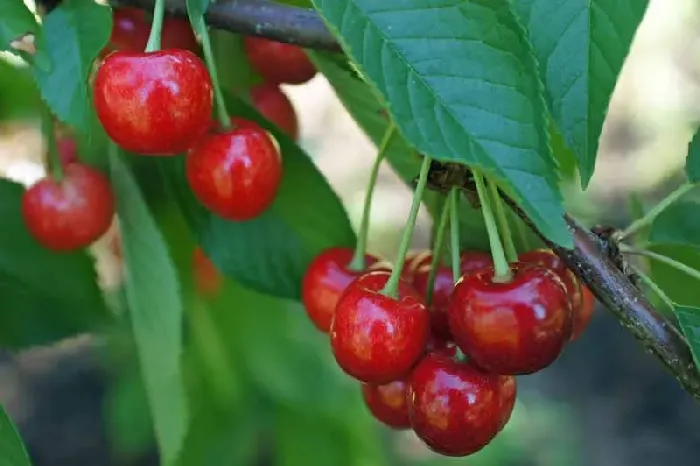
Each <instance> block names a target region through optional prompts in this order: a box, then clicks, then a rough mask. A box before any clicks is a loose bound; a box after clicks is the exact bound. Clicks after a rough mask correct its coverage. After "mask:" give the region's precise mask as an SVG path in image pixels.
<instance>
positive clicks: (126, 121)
mask: <svg viewBox="0 0 700 466" xmlns="http://www.w3.org/2000/svg"><path fill="white" fill-rule="evenodd" d="M153 24H156V23H155V22H154V23H153ZM202 45H203V47H202V48H203V49H204V56H205V58H206V57H207V56H211V53H210V52H211V50H210V49H211V46H210V44H209V38H208V36H207V37H206V38H204V37H203V38H202ZM243 47H244V51H245V53H246V56H247V58H248V60H249V62H250V65H251V67H252V68H254V69H255V71H256V72H257V74H258V75H259V76H260V77H262V79H263V80H264V81H263V83H262V84H259V85H255V86H253V87H251V88H250V89H246V90H245V92H241V93H240V94H241V96H242V98H244V99H246V100H248V101H249V102H250V103H251V104H252V105H253V106H254V107H256V108H257V110H258V111H259V112H260V113H261V114H262V115H263V116H265V117H266V118H267V119H268V120H269V121H271V122H272V123H274V124H275V125H277V126H278V127H279V128H280V130H281V131H283V132H284V133H285V134H287V135H288V136H289V137H291V138H293V139H296V138H297V136H298V132H299V128H298V121H297V115H296V112H295V109H294V107H293V106H292V104H291V102H290V101H289V99H288V98H287V96H286V95H285V94H284V93H283V91H282V90H281V89H280V85H281V84H302V83H305V82H307V81H309V80H310V79H311V78H313V77H314V76H315V74H316V69H315V67H314V66H313V64H312V63H311V62H310V61H309V59H308V57H307V56H306V54H305V53H304V52H303V50H302V49H300V48H299V47H296V46H293V45H289V44H283V43H279V42H273V41H268V40H265V39H260V38H255V37H247V38H245V39H244V40H243ZM198 53H200V46H199V43H198V42H197V39H196V37H195V35H194V33H193V31H192V28H191V26H190V24H189V22H187V21H184V20H179V19H174V18H165V19H164V21H163V23H162V29H161V30H160V31H153V30H152V29H151V25H150V22H149V19H148V17H147V14H146V13H145V12H144V11H142V10H138V9H133V8H119V9H116V10H114V15H113V29H112V34H111V37H110V41H109V43H108V45H107V46H106V47H105V48H104V50H102V51H101V52H100V54H99V57H98V61H97V65H98V66H97V69H96V71H95V74H94V79H93V80H92V83H93V101H94V105H95V110H96V113H97V116H98V118H99V120H100V123H101V124H102V126H103V127H104V129H105V132H106V133H107V135H108V136H109V137H110V139H111V140H112V141H114V142H115V143H116V144H117V145H118V146H119V147H121V148H122V149H124V150H126V151H130V152H133V153H136V154H140V155H147V156H148V155H150V156H173V155H177V154H181V153H186V154H187V156H186V176H187V179H188V182H189V185H190V188H191V189H192V192H193V193H194V195H195V197H196V198H197V199H198V200H199V201H200V202H201V203H202V204H203V205H204V206H206V207H207V208H208V209H210V210H211V211H212V212H214V213H216V214H217V215H220V216H221V217H224V218H227V219H231V220H248V219H251V218H254V217H256V216H258V215H260V214H261V213H262V212H264V211H265V210H266V209H267V208H268V207H269V206H270V204H271V203H272V202H273V200H274V198H275V196H276V194H277V191H278V187H279V184H280V180H281V178H282V172H283V168H282V160H281V156H280V152H279V146H278V143H277V141H276V140H275V138H274V137H273V136H272V135H271V134H269V133H268V132H267V131H265V130H264V129H263V128H261V127H260V126H258V125H257V124H256V123H254V122H252V121H249V120H244V119H242V118H238V117H232V118H230V117H229V115H228V112H227V110H226V107H225V103H224V101H223V98H222V97H221V91H220V88H219V84H218V79H217V78H216V74H215V71H214V69H213V68H214V64H213V62H212V60H211V59H207V60H206V61H207V63H206V65H205V63H204V62H203V61H202V60H201V59H200V58H199V55H198ZM210 58H211V57H210ZM215 110H216V112H215ZM214 115H216V116H217V117H216V118H213V116H214ZM50 138H51V141H50V144H49V145H50V150H49V153H50V154H51V156H50V157H49V160H48V162H49V165H50V166H51V168H52V170H51V173H50V174H49V175H47V176H46V177H45V178H44V179H42V180H40V181H39V182H37V183H36V184H34V185H33V186H32V187H31V188H29V189H28V190H27V191H26V192H25V193H24V196H23V199H22V212H23V217H24V219H25V223H26V225H27V228H28V230H29V232H30V233H31V234H32V235H33V236H34V237H35V238H36V239H37V241H38V242H39V243H41V244H42V245H44V246H45V247H47V248H48V249H51V250H54V251H70V250H74V249H79V248H83V247H86V246H88V245H90V244H91V243H93V242H94V241H95V240H97V239H98V238H99V237H101V236H102V235H103V234H104V233H105V232H106V231H107V230H108V228H109V227H110V225H111V223H112V219H113V216H114V211H115V205H114V196H113V194H112V190H111V186H110V183H109V181H108V179H107V177H105V176H104V175H103V174H102V173H101V172H100V171H99V170H97V169H95V168H94V167H91V166H88V165H86V164H82V163H80V162H79V161H78V157H77V155H76V148H75V142H74V141H73V140H72V139H71V138H70V136H66V135H64V136H62V137H61V138H58V141H56V140H55V139H56V137H55V135H53V134H51V135H50ZM56 149H57V150H56ZM59 159H60V160H59Z"/></svg>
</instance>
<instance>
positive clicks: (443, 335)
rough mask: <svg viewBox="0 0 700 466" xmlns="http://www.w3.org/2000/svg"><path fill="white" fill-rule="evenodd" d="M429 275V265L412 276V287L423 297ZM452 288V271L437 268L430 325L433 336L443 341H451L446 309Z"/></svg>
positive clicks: (420, 268) (446, 268)
mask: <svg viewBox="0 0 700 466" xmlns="http://www.w3.org/2000/svg"><path fill="white" fill-rule="evenodd" d="M429 275H430V264H428V265H423V266H421V267H419V268H418V270H416V271H415V273H414V274H413V286H414V287H415V289H416V291H418V292H419V293H420V294H421V296H423V297H425V296H426V293H427V292H428V276H429ZM454 286H455V282H454V280H453V279H452V269H451V268H450V267H445V266H440V267H438V269H437V272H436V275H435V285H434V286H433V300H432V302H431V303H430V325H431V328H432V332H433V335H435V336H436V337H438V338H440V339H443V340H451V339H452V335H451V334H450V326H449V323H448V321H447V308H448V307H449V305H450V300H451V298H452V290H453V289H454Z"/></svg>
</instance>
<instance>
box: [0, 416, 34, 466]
mask: <svg viewBox="0 0 700 466" xmlns="http://www.w3.org/2000/svg"><path fill="white" fill-rule="evenodd" d="M31 464H32V463H31V461H30V460H29V455H28V454H27V450H25V448H24V445H23V444H22V439H21V438H20V436H19V433H18V432H17V429H16V428H15V426H14V424H13V423H12V421H11V420H10V418H9V416H8V415H7V413H6V412H5V409H4V408H3V407H2V406H0V466H31Z"/></svg>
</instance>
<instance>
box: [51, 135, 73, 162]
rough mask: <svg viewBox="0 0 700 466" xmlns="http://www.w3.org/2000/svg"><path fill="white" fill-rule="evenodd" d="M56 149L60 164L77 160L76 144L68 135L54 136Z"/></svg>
mask: <svg viewBox="0 0 700 466" xmlns="http://www.w3.org/2000/svg"><path fill="white" fill-rule="evenodd" d="M56 150H57V151H58V157H59V158H60V159H61V164H62V165H64V166H65V165H68V164H70V163H73V162H77V161H78V146H77V144H76V143H75V139H73V138H71V137H68V136H60V137H59V136H57V137H56Z"/></svg>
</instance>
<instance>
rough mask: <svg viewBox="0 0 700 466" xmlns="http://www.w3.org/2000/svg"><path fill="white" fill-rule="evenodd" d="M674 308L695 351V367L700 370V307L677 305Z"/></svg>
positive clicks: (679, 322) (691, 347)
mask: <svg viewBox="0 0 700 466" xmlns="http://www.w3.org/2000/svg"><path fill="white" fill-rule="evenodd" d="M673 310H674V312H675V313H676V318H677V319H678V324H679V325H680V327H681V330H682V331H683V334H684V335H685V338H686V340H688V344H689V345H690V349H691V351H692V352H693V359H694V360H695V367H696V368H698V370H700V308H698V307H690V306H681V305H677V306H675V308H674V309H673Z"/></svg>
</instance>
